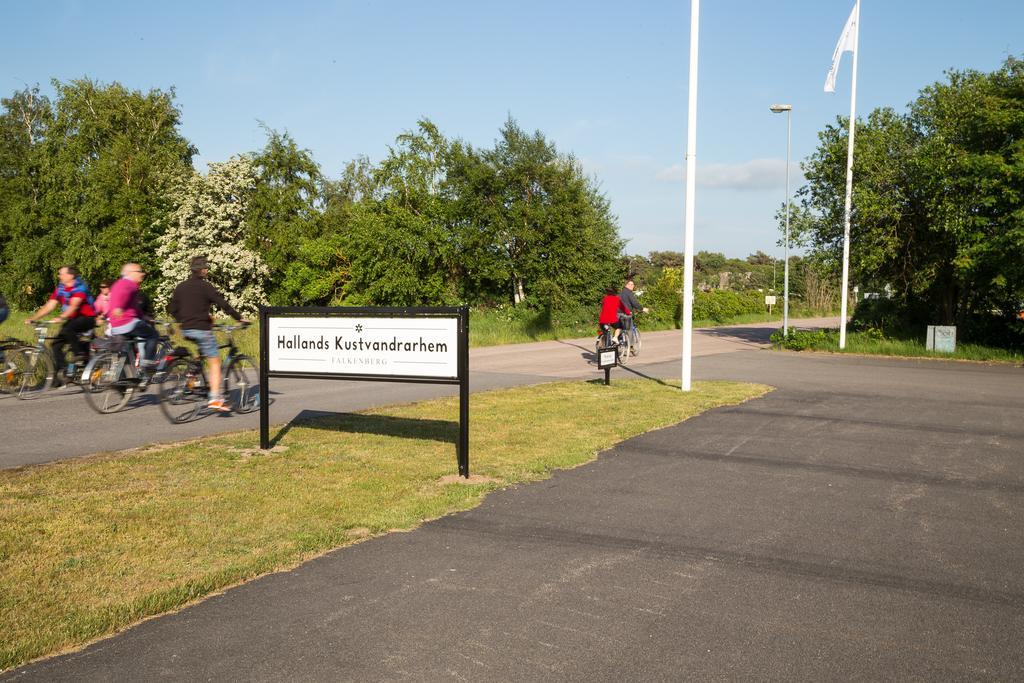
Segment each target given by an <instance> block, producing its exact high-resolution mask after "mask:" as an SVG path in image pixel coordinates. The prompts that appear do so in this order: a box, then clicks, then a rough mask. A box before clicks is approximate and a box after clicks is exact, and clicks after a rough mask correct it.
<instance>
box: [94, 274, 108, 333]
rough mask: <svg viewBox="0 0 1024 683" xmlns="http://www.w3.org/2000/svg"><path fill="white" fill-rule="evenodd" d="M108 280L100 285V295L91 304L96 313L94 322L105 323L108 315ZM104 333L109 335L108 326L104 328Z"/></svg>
mask: <svg viewBox="0 0 1024 683" xmlns="http://www.w3.org/2000/svg"><path fill="white" fill-rule="evenodd" d="M110 284H111V283H110V280H104V281H103V282H101V283H100V293H99V295H98V296H97V297H96V301H95V302H93V305H92V307H93V309H94V310H95V311H96V322H98V323H106V322H107V316H108V315H109V314H110ZM106 333H107V334H110V325H107V326H106Z"/></svg>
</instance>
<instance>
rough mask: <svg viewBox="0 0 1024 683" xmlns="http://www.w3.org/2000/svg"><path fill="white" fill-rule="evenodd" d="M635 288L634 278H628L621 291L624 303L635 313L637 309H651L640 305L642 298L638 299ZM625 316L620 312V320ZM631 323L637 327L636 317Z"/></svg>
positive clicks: (644, 311)
mask: <svg viewBox="0 0 1024 683" xmlns="http://www.w3.org/2000/svg"><path fill="white" fill-rule="evenodd" d="M634 289H636V283H635V282H634V281H633V280H632V278H630V279H629V280H626V286H625V287H623V288H622V291H621V292H619V298H620V299H622V305H623V306H625V307H626V308H628V309H629V310H631V311H633V312H634V313H635V312H637V311H640V312H642V313H647V312H648V310H649V309H647V308H644V307H643V306H641V305H640V300H639V299H637V298H636V294H634V293H633V290H634ZM624 317H625V316H624V315H623V314H622V313H620V314H619V320H620V322H622V321H623V318H624ZM630 325H631V326H633V327H636V319H635V318H634V319H632V320H631V321H630ZM626 332H629V329H628V328H627V329H626ZM632 355H634V356H635V355H636V351H633V352H632Z"/></svg>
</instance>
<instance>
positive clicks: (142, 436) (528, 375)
mask: <svg viewBox="0 0 1024 683" xmlns="http://www.w3.org/2000/svg"><path fill="white" fill-rule="evenodd" d="M795 322H800V321H795ZM802 324H804V325H810V326H817V325H827V324H833V325H834V324H838V319H827V318H826V319H814V320H808V321H803V322H802ZM777 327H778V323H764V324H757V325H748V326H739V327H728V328H725V327H723V328H711V329H705V330H699V331H697V333H696V334H695V339H694V354H695V355H708V354H718V353H726V352H730V351H737V350H742V349H749V348H758V347H763V346H765V345H767V343H768V336H769V335H770V334H771V332H772V330H774V329H776V328H777ZM644 339H645V347H644V349H643V353H642V354H641V356H640V358H639V359H638V360H639V361H640V362H639V363H636V364H635V365H636V366H637V367H638V368H639V367H644V366H649V365H651V364H652V363H658V362H663V361H665V360H669V359H672V358H678V357H679V354H680V347H681V336H680V333H679V332H678V331H669V332H654V333H650V334H648V335H646V336H645V337H644ZM470 369H471V377H470V386H471V389H472V390H473V391H480V390H487V389H495V388H499V387H508V386H514V385H517V384H532V383H536V382H542V381H549V380H552V379H559V378H570V377H591V376H597V375H598V374H599V373H598V370H597V367H596V360H595V359H594V353H593V340H592V339H590V338H587V339H576V340H568V341H562V342H539V343H532V344H514V345H509V346H494V347H488V348H480V349H472V350H471V353H470ZM271 390H272V391H273V392H274V394H273V396H272V398H273V400H274V404H273V408H272V410H271V420H272V421H273V422H275V423H284V422H287V421H289V420H291V419H292V418H294V417H295V416H297V415H299V414H300V413H301V412H302V411H303V410H327V411H336V412H346V411H347V412H351V411H354V410H362V409H365V408H370V407H373V406H379V405H388V404H393V403H406V402H411V401H419V400H422V399H424V398H430V397H435V396H442V395H446V394H449V393H452V392H454V391H455V389H454V388H452V387H443V386H434V385H412V384H391V383H384V382H375V383H366V382H338V381H310V380H304V381H297V380H274V381H273V382H272V384H271ZM155 402H156V396H155V392H153V390H152V389H151V390H150V391H149V392H147V393H146V394H143V395H141V397H140V398H139V399H137V400H134V401H133V402H132V404H131V405H130V406H129V407H128V409H126V410H124V411H122V412H121V413H118V414H115V415H98V414H96V413H94V412H93V411H92V410H91V409H90V408H89V407H88V406H87V405H86V403H85V401H84V399H83V398H82V397H81V394H80V392H79V390H78V389H77V388H73V389H70V390H67V391H64V390H61V391H56V392H51V393H49V394H46V395H44V396H41V397H40V398H38V399H36V400H33V401H19V400H17V399H15V398H14V397H11V396H5V397H0V425H2V434H3V438H2V440H0V468H5V467H16V466H20V465H28V464H33V463H40V462H47V461H49V460H56V459H59V458H69V457H75V456H80V455H87V454H89V453H96V452H99V451H107V450H119V449H122V448H134V447H137V446H144V445H148V444H151V443H160V442H165V441H178V440H182V439H187V438H190V437H194V436H202V435H206V434H216V433H219V432H226V431H232V430H237V429H243V428H255V427H258V426H259V418H258V414H253V415H248V416H241V415H210V416H208V417H207V418H205V419H202V420H199V421H197V422H194V423H191V424H188V425H172V424H170V423H169V422H167V420H166V419H165V418H164V416H163V414H162V413H161V412H160V410H159V409H158V408H157V406H156V405H155Z"/></svg>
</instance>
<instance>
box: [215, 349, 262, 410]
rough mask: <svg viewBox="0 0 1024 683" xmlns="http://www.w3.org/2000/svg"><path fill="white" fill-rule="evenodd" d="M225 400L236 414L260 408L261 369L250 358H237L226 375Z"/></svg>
mask: <svg viewBox="0 0 1024 683" xmlns="http://www.w3.org/2000/svg"><path fill="white" fill-rule="evenodd" d="M223 391H224V398H225V399H226V400H227V401H228V402H229V403H230V404H231V409H232V410H234V411H235V412H236V413H251V412H252V411H254V410H259V407H260V369H259V366H257V365H256V361H254V360H253V359H252V358H250V357H249V356H235V357H234V358H232V359H231V365H229V366H228V369H227V372H225V373H224V388H223Z"/></svg>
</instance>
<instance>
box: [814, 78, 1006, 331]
mask: <svg viewBox="0 0 1024 683" xmlns="http://www.w3.org/2000/svg"><path fill="white" fill-rule="evenodd" d="M1022 140H1024V62H1021V61H1020V60H1017V59H1013V58H1010V59H1008V60H1007V62H1006V64H1005V65H1004V66H1003V67H1002V68H1001V69H1000V70H998V71H996V72H994V73H987V74H986V73H980V72H976V71H963V72H957V71H953V72H949V73H947V80H946V81H944V82H937V83H935V84H933V85H931V86H928V87H927V88H924V89H923V90H922V91H921V93H920V95H919V97H918V98H917V100H916V101H915V102H914V103H913V104H912V105H911V107H910V108H909V110H908V112H907V113H905V114H898V113H896V112H895V111H893V110H891V109H879V110H875V111H873V112H871V114H870V115H869V116H868V118H867V120H866V121H864V122H860V123H859V124H858V129H857V144H856V150H855V155H854V196H853V207H854V211H853V220H852V227H851V259H850V262H851V277H852V282H854V283H860V284H867V283H872V284H879V283H884V284H888V285H890V286H891V287H892V288H893V290H894V292H895V298H896V301H897V303H898V305H899V307H900V310H902V314H903V316H904V319H905V320H906V321H907V322H909V323H918V324H920V323H924V322H944V323H953V322H956V323H958V324H960V325H964V326H966V327H967V330H966V331H967V333H968V336H970V335H971V334H972V333H974V334H975V335H976V336H977V335H989V334H990V332H991V329H992V326H993V321H994V317H993V313H992V312H993V311H996V312H998V313H999V314H1000V315H1001V316H1002V323H1001V325H1002V330H1003V333H1007V332H1012V331H1013V329H1015V328H1016V329H1018V332H1020V330H1019V323H1018V322H1016V321H1015V320H1014V318H1013V317H1012V314H1013V312H1014V309H1015V307H1016V306H1017V305H1019V302H1020V301H1021V299H1024V265H1022V263H1024V192H1022V191H1021V188H1022V187H1024V143H1022ZM819 141H820V143H819V146H818V149H817V150H816V151H815V153H814V154H812V155H811V157H810V158H809V159H808V160H807V161H805V163H804V175H805V176H806V177H807V179H808V185H807V186H806V187H805V188H802V189H801V191H800V193H799V195H800V197H801V203H802V217H801V219H799V220H795V221H794V223H795V229H796V233H797V237H798V238H799V239H804V240H806V241H807V242H808V243H809V244H810V246H811V249H812V253H814V254H815V255H816V257H817V260H818V261H819V262H820V263H838V262H839V259H840V253H841V249H842V234H843V194H844V192H845V157H846V144H847V143H846V121H844V120H841V119H840V120H839V121H837V123H836V125H834V126H829V127H827V128H826V129H825V130H824V131H822V132H821V133H820V134H819Z"/></svg>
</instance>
